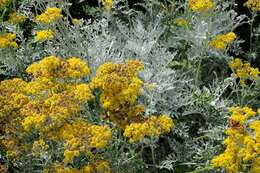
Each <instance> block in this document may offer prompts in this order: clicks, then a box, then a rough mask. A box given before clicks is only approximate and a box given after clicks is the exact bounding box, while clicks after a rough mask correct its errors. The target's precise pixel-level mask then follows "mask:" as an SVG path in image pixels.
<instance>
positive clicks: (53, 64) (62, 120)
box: [0, 56, 112, 170]
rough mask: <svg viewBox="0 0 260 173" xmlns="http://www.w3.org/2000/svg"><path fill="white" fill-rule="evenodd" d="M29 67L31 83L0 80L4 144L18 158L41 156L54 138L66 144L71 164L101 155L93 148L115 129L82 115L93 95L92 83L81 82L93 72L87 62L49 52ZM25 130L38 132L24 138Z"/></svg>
mask: <svg viewBox="0 0 260 173" xmlns="http://www.w3.org/2000/svg"><path fill="white" fill-rule="evenodd" d="M26 71H27V72H28V73H29V74H32V75H33V79H32V80H31V81H30V82H25V81H23V80H22V79H18V78H15V79H12V80H5V81H2V82H1V84H0V89H1V90H0V106H1V107H0V111H1V113H0V125H1V129H0V130H1V133H2V134H3V136H2V140H1V142H0V145H1V146H3V148H4V149H5V150H6V152H7V157H8V158H9V159H11V160H12V159H18V158H19V156H20V155H21V154H26V153H28V152H32V155H33V156H35V157H40V156H42V155H45V154H46V153H48V149H49V145H48V143H47V142H50V141H52V142H56V143H57V142H58V143H59V142H60V143H62V144H64V153H63V157H64V159H63V163H64V164H65V165H66V164H68V163H69V162H71V161H73V158H74V157H78V156H80V154H84V155H87V156H88V157H91V158H92V157H93V159H94V160H95V159H96V157H94V156H92V154H91V150H92V149H93V148H95V149H101V148H104V147H106V145H108V143H109V141H110V140H111V138H112V133H111V130H110V128H109V127H107V126H100V125H95V124H91V123H90V122H88V121H86V120H83V119H81V118H80V110H81V107H80V105H82V104H83V103H85V102H87V101H88V100H90V99H93V96H92V92H91V90H90V88H89V86H88V84H85V83H80V78H81V77H84V76H87V75H88V74H89V73H90V71H89V68H88V66H87V64H86V63H85V62H83V61H82V60H80V59H79V58H76V57H72V58H69V59H68V60H67V61H66V60H63V59H61V58H58V57H55V56H49V57H46V58H44V59H43V60H41V61H39V62H36V63H34V64H32V65H31V66H29V67H28V68H27V70H26ZM70 72H71V73H72V74H73V73H74V74H73V75H72V76H71V75H70ZM70 79H73V80H71V81H70ZM75 79H77V81H75ZM19 133H22V134H20V135H24V136H23V137H24V138H26V136H27V135H28V134H30V133H37V134H38V135H37V137H36V138H35V139H34V140H32V141H30V142H31V143H30V142H29V141H28V140H25V141H21V140H19V139H18V138H17V134H19ZM28 142H29V143H28ZM30 145H32V148H31V150H30V148H28V147H29V146H30ZM94 160H93V161H94ZM95 169H98V168H96V167H93V170H95Z"/></svg>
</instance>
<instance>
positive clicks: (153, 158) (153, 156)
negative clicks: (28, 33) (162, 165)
mask: <svg viewBox="0 0 260 173" xmlns="http://www.w3.org/2000/svg"><path fill="white" fill-rule="evenodd" d="M150 147H151V151H152V160H153V165H156V162H155V155H154V147H153V146H150ZM156 172H157V171H156Z"/></svg>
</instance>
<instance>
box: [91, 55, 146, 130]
mask: <svg viewBox="0 0 260 173" xmlns="http://www.w3.org/2000/svg"><path fill="white" fill-rule="evenodd" d="M143 68H144V65H143V63H142V62H140V61H133V60H132V61H127V63H126V64H114V63H111V62H108V63H105V64H103V65H101V66H100V67H99V68H98V70H97V72H96V75H95V77H94V78H93V79H92V81H91V84H90V86H91V88H93V89H95V88H99V89H100V90H101V92H102V93H101V96H100V102H101V104H102V107H103V108H104V109H105V112H106V115H107V116H108V118H109V119H110V120H111V121H112V122H114V123H115V124H116V125H117V126H119V127H120V128H124V127H125V126H126V125H127V124H129V123H130V122H132V121H134V120H137V119H138V116H137V115H141V114H142V113H143V112H137V111H136V110H140V111H142V110H141V109H136V106H137V105H138V104H137V98H138V96H139V95H140V93H141V87H142V85H143V81H142V80H141V79H140V78H139V77H138V72H139V71H141V70H142V69H143ZM133 113H136V114H135V115H133ZM139 118H140V117H139Z"/></svg>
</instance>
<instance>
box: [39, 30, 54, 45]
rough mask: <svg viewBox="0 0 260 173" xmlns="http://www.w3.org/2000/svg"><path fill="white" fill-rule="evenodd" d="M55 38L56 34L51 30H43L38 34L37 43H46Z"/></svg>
mask: <svg viewBox="0 0 260 173" xmlns="http://www.w3.org/2000/svg"><path fill="white" fill-rule="evenodd" d="M53 38H54V33H53V32H52V31H51V30H41V31H37V32H36V36H35V40H36V41H39V42H40V41H46V40H51V39H53Z"/></svg>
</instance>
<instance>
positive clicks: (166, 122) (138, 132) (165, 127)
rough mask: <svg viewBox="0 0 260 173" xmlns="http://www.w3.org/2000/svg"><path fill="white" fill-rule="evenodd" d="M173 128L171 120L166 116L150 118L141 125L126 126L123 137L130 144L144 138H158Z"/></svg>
mask: <svg viewBox="0 0 260 173" xmlns="http://www.w3.org/2000/svg"><path fill="white" fill-rule="evenodd" d="M173 126H174V124H173V121H172V119H171V118H170V117H169V116H167V115H160V116H158V117H156V116H151V117H150V118H149V119H148V120H147V121H145V122H143V123H131V124H130V125H128V126H126V128H125V131H124V136H125V137H127V138H129V142H130V143H134V142H137V141H139V140H142V139H144V137H145V136H159V135H161V134H163V133H169V132H170V131H171V129H172V127H173Z"/></svg>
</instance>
